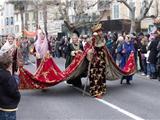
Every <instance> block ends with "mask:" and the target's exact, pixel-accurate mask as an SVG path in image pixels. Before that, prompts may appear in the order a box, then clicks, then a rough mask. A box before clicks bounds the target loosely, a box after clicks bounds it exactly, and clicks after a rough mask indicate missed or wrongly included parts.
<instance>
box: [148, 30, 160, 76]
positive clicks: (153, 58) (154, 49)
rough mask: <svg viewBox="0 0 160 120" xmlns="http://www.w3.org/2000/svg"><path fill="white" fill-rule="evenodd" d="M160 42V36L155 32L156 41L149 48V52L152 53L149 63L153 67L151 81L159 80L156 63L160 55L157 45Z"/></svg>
mask: <svg viewBox="0 0 160 120" xmlns="http://www.w3.org/2000/svg"><path fill="white" fill-rule="evenodd" d="M159 41H160V35H159V34H158V33H157V32H155V40H153V41H152V42H151V44H150V45H149V47H148V50H149V51H150V53H149V58H148V61H149V63H150V66H151V75H150V78H151V79H157V70H156V63H157V54H158V51H157V45H158V42H159Z"/></svg>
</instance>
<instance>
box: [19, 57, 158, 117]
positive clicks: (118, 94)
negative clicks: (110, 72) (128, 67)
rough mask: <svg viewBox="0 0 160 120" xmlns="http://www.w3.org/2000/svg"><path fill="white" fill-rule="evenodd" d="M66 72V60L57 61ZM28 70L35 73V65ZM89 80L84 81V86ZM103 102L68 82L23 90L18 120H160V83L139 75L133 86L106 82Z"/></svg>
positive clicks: (117, 82)
mask: <svg viewBox="0 0 160 120" xmlns="http://www.w3.org/2000/svg"><path fill="white" fill-rule="evenodd" d="M54 60H55V61H56V63H57V64H58V65H59V67H60V68H62V69H64V67H63V66H64V59H62V58H61V59H58V58H56V59H54ZM26 68H27V69H28V70H30V71H32V72H34V71H35V66H34V64H30V65H27V66H26ZM85 81H86V78H83V83H85ZM107 86H108V87H107V88H108V89H107V94H106V95H105V96H104V97H103V99H95V98H93V97H90V96H89V95H88V93H85V95H84V96H83V90H81V89H77V88H74V87H72V86H68V85H66V83H65V82H63V83H61V84H58V85H56V86H54V87H51V88H48V90H47V92H42V91H41V90H21V95H22V99H21V102H20V105H19V110H18V112H17V119H18V120H132V119H136V120H143V119H147V120H158V119H159V118H160V114H159V111H160V102H159V100H160V95H159V91H160V82H158V80H150V79H148V78H146V77H144V76H141V75H138V74H136V75H135V76H134V80H133V81H132V85H126V84H123V85H120V81H119V80H117V81H113V82H110V81H107Z"/></svg>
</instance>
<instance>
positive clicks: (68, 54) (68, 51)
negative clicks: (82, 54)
mask: <svg viewBox="0 0 160 120" xmlns="http://www.w3.org/2000/svg"><path fill="white" fill-rule="evenodd" d="M80 50H82V51H83V45H82V44H80ZM72 51H75V49H74V47H73V44H72V43H69V44H68V46H67V48H66V63H65V68H67V67H68V66H69V65H70V64H71V62H72V60H73V58H74V57H73V56H71V52H72Z"/></svg>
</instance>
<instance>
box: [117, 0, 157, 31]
mask: <svg viewBox="0 0 160 120" xmlns="http://www.w3.org/2000/svg"><path fill="white" fill-rule="evenodd" d="M117 2H120V3H123V4H124V5H125V6H126V7H127V8H128V10H129V12H130V15H131V18H130V20H131V29H130V33H132V32H139V31H140V30H141V21H142V20H143V19H145V18H149V17H152V16H147V13H148V11H149V10H150V8H151V6H152V4H153V2H154V0H150V1H149V0H143V2H142V6H141V9H140V15H139V16H138V17H136V15H135V11H136V6H132V5H130V4H129V3H128V1H127V0H117ZM156 2H158V0H156ZM156 4H157V3H156ZM157 5H158V4H157ZM156 9H157V13H156V15H155V16H158V6H156Z"/></svg>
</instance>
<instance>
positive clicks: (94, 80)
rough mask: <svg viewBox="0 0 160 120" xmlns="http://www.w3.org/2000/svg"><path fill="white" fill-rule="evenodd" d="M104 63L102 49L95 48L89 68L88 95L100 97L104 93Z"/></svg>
mask: <svg viewBox="0 0 160 120" xmlns="http://www.w3.org/2000/svg"><path fill="white" fill-rule="evenodd" d="M105 65H106V61H105V52H104V50H103V47H100V48H98V47H95V52H94V58H93V60H92V63H91V67H90V75H89V80H90V94H91V95H92V96H95V97H96V96H101V95H103V94H104V93H105V92H106V75H105V71H106V70H105V69H106V66H105Z"/></svg>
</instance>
